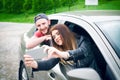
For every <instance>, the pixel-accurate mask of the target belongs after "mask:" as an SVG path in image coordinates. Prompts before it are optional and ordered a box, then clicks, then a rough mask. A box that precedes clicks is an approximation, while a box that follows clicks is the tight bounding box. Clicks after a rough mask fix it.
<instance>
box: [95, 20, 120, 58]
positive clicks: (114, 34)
mask: <svg viewBox="0 0 120 80" xmlns="http://www.w3.org/2000/svg"><path fill="white" fill-rule="evenodd" d="M97 25H98V26H100V28H101V30H102V32H103V33H104V35H105V37H106V38H107V39H108V41H109V42H110V44H111V45H112V47H113V48H114V50H115V52H116V53H117V55H118V57H119V58H120V21H108V22H100V23H97Z"/></svg>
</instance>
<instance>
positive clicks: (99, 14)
mask: <svg viewBox="0 0 120 80" xmlns="http://www.w3.org/2000/svg"><path fill="white" fill-rule="evenodd" d="M53 15H54V16H55V15H56V16H68V17H76V18H82V19H84V20H86V21H92V22H99V21H106V20H107V21H108V20H120V10H81V11H67V12H61V13H56V14H53Z"/></svg>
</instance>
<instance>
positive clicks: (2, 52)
mask: <svg viewBox="0 0 120 80" xmlns="http://www.w3.org/2000/svg"><path fill="white" fill-rule="evenodd" d="M32 26H33V24H24V23H7V22H0V80H18V66H19V46H20V37H21V36H22V34H23V33H24V32H26V31H27V30H29V29H30V28H31V27H32Z"/></svg>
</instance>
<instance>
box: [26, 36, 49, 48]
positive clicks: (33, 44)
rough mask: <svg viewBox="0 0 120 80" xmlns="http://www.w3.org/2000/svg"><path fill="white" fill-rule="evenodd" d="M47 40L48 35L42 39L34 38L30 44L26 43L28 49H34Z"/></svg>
mask: <svg viewBox="0 0 120 80" xmlns="http://www.w3.org/2000/svg"><path fill="white" fill-rule="evenodd" d="M46 38H47V35H46V36H42V37H36V36H33V37H32V38H31V39H30V40H29V41H28V42H26V48H27V49H31V48H34V47H35V46H37V45H39V44H40V43H42V42H43V41H44V40H46Z"/></svg>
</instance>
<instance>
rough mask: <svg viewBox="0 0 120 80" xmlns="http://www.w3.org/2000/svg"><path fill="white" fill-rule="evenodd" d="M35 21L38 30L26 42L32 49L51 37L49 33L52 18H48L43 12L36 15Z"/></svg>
mask: <svg viewBox="0 0 120 80" xmlns="http://www.w3.org/2000/svg"><path fill="white" fill-rule="evenodd" d="M34 22H35V26H36V28H37V31H36V32H35V33H34V35H33V36H32V37H31V39H30V40H29V41H28V42H26V48H27V49H31V48H33V47H35V46H37V45H38V44H40V43H42V42H45V41H48V40H49V39H51V36H50V35H47V33H48V30H49V25H50V20H49V19H48V17H47V16H46V15H45V14H43V13H41V14H38V15H37V16H35V18H34Z"/></svg>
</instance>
